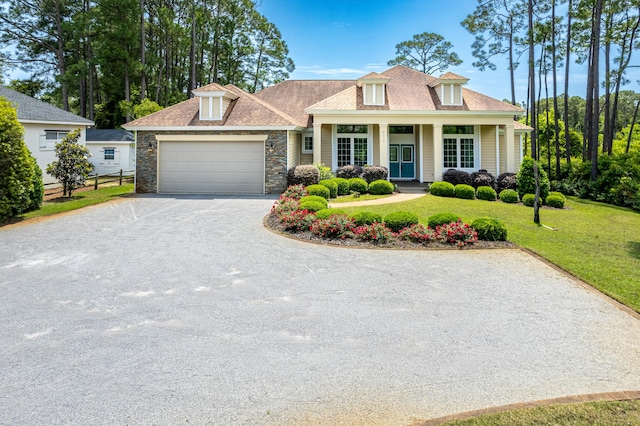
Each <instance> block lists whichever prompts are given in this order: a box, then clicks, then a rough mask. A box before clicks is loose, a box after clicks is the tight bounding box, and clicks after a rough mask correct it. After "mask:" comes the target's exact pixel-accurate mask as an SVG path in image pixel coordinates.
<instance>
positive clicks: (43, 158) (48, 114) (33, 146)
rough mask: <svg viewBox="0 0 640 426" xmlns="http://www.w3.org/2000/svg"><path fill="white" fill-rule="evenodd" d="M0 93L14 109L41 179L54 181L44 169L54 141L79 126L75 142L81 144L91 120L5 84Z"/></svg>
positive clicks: (49, 160) (53, 153) (51, 155)
mask: <svg viewBox="0 0 640 426" xmlns="http://www.w3.org/2000/svg"><path fill="white" fill-rule="evenodd" d="M0 96H2V97H4V98H6V99H7V100H8V101H9V102H11V103H12V104H13V105H14V107H15V108H16V110H17V111H18V121H19V122H20V124H22V126H23V127H24V141H25V143H26V145H27V148H29V151H31V155H33V156H34V157H35V159H36V161H37V162H38V166H40V168H41V169H42V180H43V182H44V183H45V184H48V183H55V182H57V180H56V179H55V178H54V177H52V176H51V175H49V174H47V172H46V169H47V165H48V164H50V163H52V162H53V161H55V160H56V153H55V147H56V143H58V142H59V141H60V140H62V138H64V137H65V136H66V135H67V134H68V133H70V132H71V131H73V130H76V129H80V138H79V139H78V143H79V144H80V145H85V143H86V130H87V127H89V126H93V124H94V123H93V121H91V120H88V119H86V118H83V117H80V116H79V115H76V114H73V113H71V112H69V111H65V110H63V109H60V108H58V107H55V106H53V105H51V104H48V103H46V102H42V101H40V100H38V99H35V98H32V97H31V96H27V95H25V94H23V93H20V92H16V91H15V90H11V89H9V88H8V87H4V86H0Z"/></svg>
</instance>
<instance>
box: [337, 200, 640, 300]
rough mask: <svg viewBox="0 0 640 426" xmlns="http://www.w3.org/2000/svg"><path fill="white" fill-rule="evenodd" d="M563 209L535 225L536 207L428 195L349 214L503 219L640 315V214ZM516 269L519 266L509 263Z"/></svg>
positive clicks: (521, 238) (521, 237) (512, 231)
mask: <svg viewBox="0 0 640 426" xmlns="http://www.w3.org/2000/svg"><path fill="white" fill-rule="evenodd" d="M565 206H566V208H565V209H563V210H556V209H547V208H544V209H541V210H540V217H541V221H542V223H543V224H544V225H546V226H549V227H552V228H554V229H555V230H550V229H548V228H546V227H542V226H537V225H535V224H534V223H533V209H532V208H529V207H525V206H523V205H522V204H506V203H502V202H500V201H496V202H490V201H482V200H463V199H458V198H445V197H436V196H433V195H430V194H429V195H426V196H424V197H421V198H418V199H415V200H411V201H406V202H402V203H395V204H382V205H369V206H362V207H349V208H344V209H343V210H344V211H346V212H347V213H349V214H354V213H356V212H360V211H370V212H374V213H378V214H381V215H383V216H384V215H386V214H388V213H391V212H394V211H401V210H402V211H409V212H413V213H415V214H417V215H418V216H419V218H420V223H422V224H424V225H427V218H428V217H429V216H431V215H433V214H435V213H441V212H450V213H454V214H457V215H459V216H460V217H462V219H463V220H464V221H465V222H467V223H471V222H472V221H473V219H476V218H478V217H482V216H491V217H497V218H499V219H501V220H502V221H503V222H504V223H505V225H506V227H507V230H508V236H507V238H508V239H509V241H512V242H514V243H516V244H518V245H519V246H521V247H524V248H527V249H529V250H531V251H532V252H534V253H537V254H538V255H540V256H542V257H543V258H545V259H547V260H549V261H550V262H552V263H554V264H556V265H558V266H559V267H560V268H562V269H564V270H565V271H567V272H569V273H571V274H573V275H575V276H576V277H578V278H580V279H581V280H583V281H585V282H587V283H589V284H591V285H592V286H594V287H595V288H597V289H598V290H600V291H602V292H603V293H605V294H607V295H609V296H611V297H613V298H614V299H616V300H618V301H620V302H622V303H624V304H625V305H627V306H629V307H631V308H632V309H634V310H636V311H638V312H640V274H638V271H639V270H640V214H638V213H637V212H634V211H632V210H629V209H625V208H621V207H615V206H610V205H607V204H602V203H597V202H593V201H588V200H582V199H578V198H574V197H569V198H568V199H567V202H566V205H565ZM505 266H509V267H513V268H517V267H518V265H505Z"/></svg>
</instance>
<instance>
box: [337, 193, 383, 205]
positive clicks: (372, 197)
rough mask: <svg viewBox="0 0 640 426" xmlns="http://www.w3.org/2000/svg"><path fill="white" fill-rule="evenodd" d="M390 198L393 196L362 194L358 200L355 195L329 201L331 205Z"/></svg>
mask: <svg viewBox="0 0 640 426" xmlns="http://www.w3.org/2000/svg"><path fill="white" fill-rule="evenodd" d="M390 196H391V194H385V195H371V194H362V195H361V196H359V197H357V198H356V197H354V196H353V195H347V196H344V197H338V198H332V199H331V200H329V203H331V204H337V203H353V202H355V201H367V200H377V199H378V198H386V197H390Z"/></svg>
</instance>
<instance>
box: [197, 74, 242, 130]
mask: <svg viewBox="0 0 640 426" xmlns="http://www.w3.org/2000/svg"><path fill="white" fill-rule="evenodd" d="M193 94H194V95H195V96H197V97H198V98H200V109H199V111H200V120H205V121H206V120H212V121H213V120H222V118H223V117H224V115H225V113H226V112H227V108H228V107H229V105H230V104H231V102H232V101H233V100H235V99H237V98H238V96H237V95H234V94H233V93H231V92H229V91H228V90H225V88H224V87H222V86H220V85H219V84H215V83H214V84H209V85H207V86H204V87H201V88H199V89H196V90H194V91H193Z"/></svg>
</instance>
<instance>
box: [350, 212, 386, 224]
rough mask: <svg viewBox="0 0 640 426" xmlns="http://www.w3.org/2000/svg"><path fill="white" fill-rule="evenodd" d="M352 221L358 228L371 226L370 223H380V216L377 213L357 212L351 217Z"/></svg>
mask: <svg viewBox="0 0 640 426" xmlns="http://www.w3.org/2000/svg"><path fill="white" fill-rule="evenodd" d="M353 221H354V222H355V223H356V225H358V226H362V225H371V224H372V223H382V216H381V215H379V214H378V213H371V212H358V213H356V214H354V215H353Z"/></svg>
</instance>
